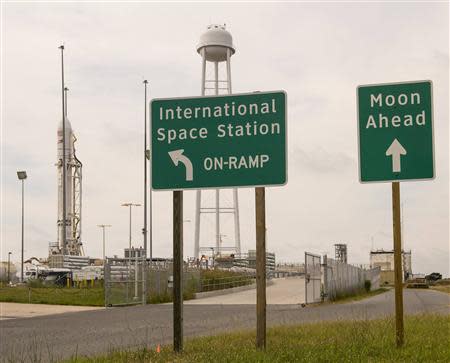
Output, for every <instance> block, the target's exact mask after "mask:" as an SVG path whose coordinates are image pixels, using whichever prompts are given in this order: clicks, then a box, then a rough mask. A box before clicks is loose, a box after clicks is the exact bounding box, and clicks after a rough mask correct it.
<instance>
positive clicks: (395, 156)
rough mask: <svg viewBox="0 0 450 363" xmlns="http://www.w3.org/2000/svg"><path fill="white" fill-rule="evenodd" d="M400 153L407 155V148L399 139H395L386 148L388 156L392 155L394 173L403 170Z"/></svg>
mask: <svg viewBox="0 0 450 363" xmlns="http://www.w3.org/2000/svg"><path fill="white" fill-rule="evenodd" d="M400 155H406V150H405V148H404V147H403V146H402V144H400V143H399V142H398V140H397V139H394V141H392V144H391V146H389V147H388V149H387V150H386V156H392V172H394V173H400V171H401V170H402V168H401V163H400V158H401V156H400Z"/></svg>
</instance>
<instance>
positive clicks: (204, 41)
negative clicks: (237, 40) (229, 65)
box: [197, 24, 235, 62]
mask: <svg viewBox="0 0 450 363" xmlns="http://www.w3.org/2000/svg"><path fill="white" fill-rule="evenodd" d="M202 49H205V56H206V60H207V61H209V62H223V61H226V60H227V49H230V50H231V55H233V54H234V52H235V49H234V46H233V37H232V36H231V34H230V33H229V32H227V31H226V30H225V25H218V24H212V25H209V26H208V29H207V30H206V32H204V33H203V34H202V35H201V36H200V43H199V44H198V45H197V52H198V53H199V54H202Z"/></svg>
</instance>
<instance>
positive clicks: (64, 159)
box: [49, 46, 88, 267]
mask: <svg viewBox="0 0 450 363" xmlns="http://www.w3.org/2000/svg"><path fill="white" fill-rule="evenodd" d="M60 49H61V71H62V72H61V76H62V121H61V122H60V123H59V125H58V130H57V162H56V167H57V178H58V187H57V189H58V190H57V193H58V218H57V223H56V224H57V242H51V243H50V244H49V265H50V266H51V267H67V266H68V265H74V264H75V265H80V264H81V265H80V266H83V265H85V264H88V259H86V258H85V259H83V258H81V257H82V256H83V255H84V251H83V243H82V240H81V220H82V219H81V207H82V168H83V164H82V163H81V161H80V160H79V159H78V158H77V156H76V150H75V143H76V141H77V138H76V137H75V134H74V132H73V130H72V125H71V124H70V121H69V120H68V118H67V91H68V90H69V89H68V88H67V87H66V86H65V84H64V56H63V54H64V46H61V47H60ZM77 257H80V261H74V259H75V260H76V259H77ZM86 261H87V262H86Z"/></svg>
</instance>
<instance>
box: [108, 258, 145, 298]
mask: <svg viewBox="0 0 450 363" xmlns="http://www.w3.org/2000/svg"><path fill="white" fill-rule="evenodd" d="M146 267H147V263H146V260H145V257H133V258H111V257H107V258H106V260H105V264H104V285H105V306H120V305H137V304H145V303H146V271H147V268H146Z"/></svg>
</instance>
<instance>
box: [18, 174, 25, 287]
mask: <svg viewBox="0 0 450 363" xmlns="http://www.w3.org/2000/svg"><path fill="white" fill-rule="evenodd" d="M17 177H18V178H19V180H21V181H22V257H21V262H20V282H23V229H24V228H23V226H24V223H23V218H24V217H23V214H24V198H23V195H24V192H23V189H24V186H23V185H24V183H23V182H24V180H25V179H26V178H27V172H26V171H25V170H23V171H18V172H17Z"/></svg>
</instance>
